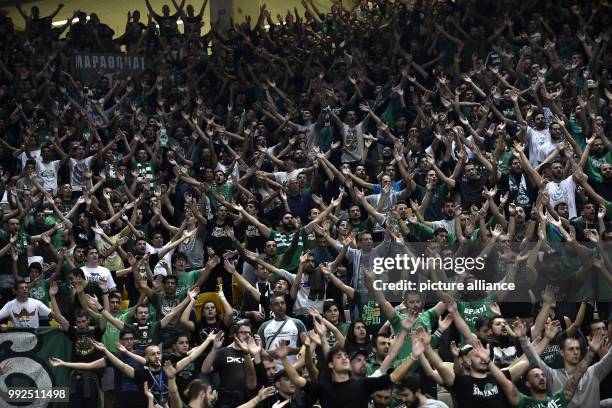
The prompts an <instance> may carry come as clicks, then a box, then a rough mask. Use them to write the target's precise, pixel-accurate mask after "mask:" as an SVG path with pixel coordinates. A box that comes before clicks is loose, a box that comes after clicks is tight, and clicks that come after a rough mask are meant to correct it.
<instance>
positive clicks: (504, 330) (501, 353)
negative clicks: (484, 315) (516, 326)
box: [490, 317, 523, 368]
mask: <svg viewBox="0 0 612 408" xmlns="http://www.w3.org/2000/svg"><path fill="white" fill-rule="evenodd" d="M490 324H491V342H490V344H491V346H492V347H493V356H492V357H493V361H494V363H495V365H497V366H498V367H500V368H505V367H508V366H509V365H510V364H512V363H513V362H514V361H515V360H516V359H517V358H518V357H520V356H521V355H522V354H523V353H522V351H521V349H520V347H518V344H517V341H516V339H515V338H514V337H512V336H510V334H509V330H508V324H507V323H506V320H505V319H504V318H503V317H494V318H493V319H491V320H490Z"/></svg>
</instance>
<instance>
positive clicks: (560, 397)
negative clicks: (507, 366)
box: [488, 324, 604, 408]
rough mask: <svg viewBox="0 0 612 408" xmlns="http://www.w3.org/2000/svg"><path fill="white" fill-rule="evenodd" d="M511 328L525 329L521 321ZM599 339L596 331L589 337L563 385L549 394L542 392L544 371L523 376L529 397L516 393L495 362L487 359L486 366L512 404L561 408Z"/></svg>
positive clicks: (601, 335)
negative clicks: (586, 345) (583, 351)
mask: <svg viewBox="0 0 612 408" xmlns="http://www.w3.org/2000/svg"><path fill="white" fill-rule="evenodd" d="M514 328H515V330H516V329H518V331H517V335H520V336H524V335H525V328H524V325H523V324H519V325H517V324H515V325H514ZM603 340H604V333H603V331H599V332H597V333H596V334H594V335H593V337H592V338H590V339H589V351H588V352H587V353H586V355H585V356H584V358H583V359H582V360H581V361H580V363H578V365H577V366H576V368H575V369H574V371H573V372H572V375H571V377H569V378H568V379H567V382H566V383H565V385H564V386H563V388H562V389H560V390H558V391H557V392H555V393H554V394H553V395H548V394H547V393H546V389H547V386H548V379H547V377H546V374H545V373H544V372H543V371H542V370H541V369H539V368H537V367H535V368H532V369H531V370H529V371H528V372H527V374H526V376H525V386H526V387H527V389H529V390H530V392H531V396H527V395H525V394H523V393H520V392H519V391H518V390H517V389H516V386H515V385H514V384H513V383H512V381H511V380H509V379H508V378H507V377H506V375H505V374H504V373H503V372H502V371H501V370H500V369H499V368H498V367H497V366H496V365H495V362H494V361H493V359H489V363H488V367H489V370H491V373H492V374H493V376H494V377H495V379H496V380H497V382H498V383H499V385H500V386H501V389H502V390H503V391H504V394H506V398H508V401H509V402H510V404H511V405H512V406H513V407H520V408H549V407H551V408H552V407H555V408H564V407H567V406H568V405H569V403H570V401H571V400H572V398H573V397H574V394H575V393H576V390H577V388H578V383H579V382H580V379H581V378H582V376H583V375H584V373H585V372H586V371H587V369H588V368H589V364H591V361H592V360H593V357H594V356H595V354H597V352H598V351H599V349H600V347H601V346H602V344H603Z"/></svg>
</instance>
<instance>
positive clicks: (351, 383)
mask: <svg viewBox="0 0 612 408" xmlns="http://www.w3.org/2000/svg"><path fill="white" fill-rule="evenodd" d="M390 387H391V378H389V376H388V375H387V374H385V375H382V376H380V377H369V378H356V379H355V378H351V379H350V380H348V381H344V382H334V381H321V380H319V381H317V382H312V381H308V382H306V386H305V387H304V392H305V393H306V395H309V396H313V397H318V398H319V401H320V402H321V408H367V406H368V401H369V400H370V395H371V394H372V393H373V392H375V391H378V390H382V389H386V388H390Z"/></svg>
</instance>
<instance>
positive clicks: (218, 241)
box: [204, 220, 234, 256]
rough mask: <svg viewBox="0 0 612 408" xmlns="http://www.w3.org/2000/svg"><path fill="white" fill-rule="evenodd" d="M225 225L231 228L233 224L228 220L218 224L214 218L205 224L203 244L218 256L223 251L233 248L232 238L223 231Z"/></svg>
mask: <svg viewBox="0 0 612 408" xmlns="http://www.w3.org/2000/svg"><path fill="white" fill-rule="evenodd" d="M225 227H230V228H232V227H233V224H232V223H231V222H229V221H225V222H224V223H223V224H218V223H217V221H216V220H213V221H212V222H211V223H210V224H209V225H207V226H206V237H205V240H204V246H205V247H211V248H212V249H214V250H215V253H216V254H217V255H219V256H221V255H223V253H224V252H225V251H231V250H233V248H234V245H233V243H232V240H231V239H230V238H229V237H228V236H227V234H226V233H225Z"/></svg>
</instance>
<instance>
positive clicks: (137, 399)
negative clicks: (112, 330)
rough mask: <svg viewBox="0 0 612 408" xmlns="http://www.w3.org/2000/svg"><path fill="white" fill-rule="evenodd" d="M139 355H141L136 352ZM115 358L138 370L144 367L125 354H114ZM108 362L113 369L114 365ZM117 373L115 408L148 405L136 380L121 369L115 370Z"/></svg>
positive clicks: (107, 360)
mask: <svg viewBox="0 0 612 408" xmlns="http://www.w3.org/2000/svg"><path fill="white" fill-rule="evenodd" d="M134 352H135V353H137V354H140V353H138V352H136V351H134ZM114 354H115V356H116V357H117V358H118V359H119V360H121V361H123V362H124V363H125V364H127V365H129V366H130V367H132V368H133V369H134V373H136V370H139V369H142V366H141V365H140V364H139V363H138V362H137V361H136V360H133V359H132V358H130V357H128V356H126V355H124V354H123V353H114ZM105 360H106V366H107V367H113V363H112V362H111V361H110V360H109V359H108V358H105ZM114 373H115V389H114V395H115V402H114V407H116V408H131V407H143V406H145V405H146V400H145V397H144V394H143V393H142V391H140V390H139V389H138V384H137V383H136V381H135V380H133V379H131V378H130V377H128V376H126V375H125V374H123V371H121V370H119V369H115V370H114Z"/></svg>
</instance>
